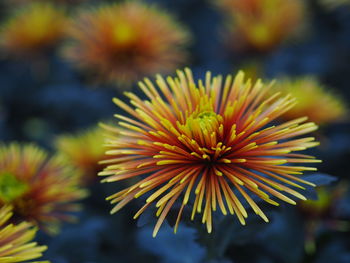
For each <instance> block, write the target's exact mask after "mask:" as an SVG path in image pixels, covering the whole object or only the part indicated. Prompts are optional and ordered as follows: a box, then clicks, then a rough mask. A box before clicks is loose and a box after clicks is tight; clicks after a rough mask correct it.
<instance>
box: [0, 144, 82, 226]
mask: <svg viewBox="0 0 350 263" xmlns="http://www.w3.org/2000/svg"><path fill="white" fill-rule="evenodd" d="M78 180H79V179H78V177H77V176H76V174H75V171H74V170H73V169H72V168H70V167H69V166H68V165H67V164H66V163H65V162H64V161H62V160H61V159H60V158H59V157H51V158H49V157H48V154H47V153H46V152H45V151H44V150H42V149H40V148H38V147H36V146H34V145H31V144H28V145H19V144H16V143H12V144H10V145H1V146H0V189H1V191H0V205H4V204H11V205H12V206H13V212H14V215H15V220H16V219H18V220H26V221H30V222H34V223H36V224H38V225H39V227H41V228H43V229H44V230H46V231H49V232H52V233H55V232H57V230H58V228H59V225H60V223H61V222H62V221H71V220H73V219H74V216H73V215H72V212H74V211H77V209H78V208H79V206H78V205H77V204H76V203H75V202H76V201H78V200H79V199H81V198H83V197H84V196H85V195H86V193H85V191H84V190H82V189H80V188H79V185H78V183H77V182H78Z"/></svg>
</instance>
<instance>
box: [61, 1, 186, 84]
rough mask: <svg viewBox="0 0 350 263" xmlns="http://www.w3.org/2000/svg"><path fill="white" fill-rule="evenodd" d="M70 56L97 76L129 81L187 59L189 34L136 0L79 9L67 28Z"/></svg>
mask: <svg viewBox="0 0 350 263" xmlns="http://www.w3.org/2000/svg"><path fill="white" fill-rule="evenodd" d="M68 37H70V39H71V43H70V44H68V45H67V47H66V49H65V50H64V54H65V56H66V57H67V59H68V60H69V61H71V62H72V63H73V64H76V65H77V66H78V67H81V68H82V69H85V70H88V71H89V72H91V74H96V75H97V76H98V77H99V78H101V80H104V81H107V82H114V81H116V82H118V83H120V84H129V83H130V82H132V81H135V80H137V79H138V78H140V77H142V76H145V75H149V74H155V73H157V72H169V71H172V70H174V69H175V68H176V67H177V66H178V65H179V64H181V63H183V62H184V61H185V60H186V57H187V54H186V52H185V50H184V48H185V47H186V46H187V44H188V40H189V34H188V33H187V31H185V30H184V29H183V28H182V27H181V26H180V25H178V24H177V22H176V21H175V20H174V19H173V17H171V16H170V15H169V14H167V13H165V12H164V11H163V10H160V9H158V8H155V7H154V6H148V5H146V4H142V3H141V2H136V1H126V2H125V3H120V4H112V5H103V6H101V7H98V8H96V9H91V10H84V11H81V12H80V14H79V15H78V16H77V17H76V19H75V21H74V22H73V23H72V24H71V25H70V27H69V28H68Z"/></svg>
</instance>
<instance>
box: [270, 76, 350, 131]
mask: <svg viewBox="0 0 350 263" xmlns="http://www.w3.org/2000/svg"><path fill="white" fill-rule="evenodd" d="M278 91H280V92H282V93H283V94H291V95H292V96H293V97H295V98H296V99H297V102H298V103H297V104H296V105H295V107H293V108H292V109H291V110H290V111H288V112H286V114H284V115H283V116H281V117H282V118H284V119H285V120H292V119H294V118H297V117H301V116H308V117H309V119H310V120H311V121H313V122H315V123H317V124H319V125H327V124H330V123H332V122H336V121H339V120H342V119H345V117H346V115H347V109H346V106H345V103H344V101H343V100H342V98H341V97H340V96H337V95H335V94H333V93H332V91H330V90H326V89H325V88H324V87H322V85H321V84H320V83H319V82H318V81H317V80H316V79H315V78H312V77H302V78H298V79H294V80H291V79H287V78H286V79H281V80H280V81H278V82H277V85H275V86H274V89H273V91H271V94H272V93H274V92H278ZM320 105H322V110H320Z"/></svg>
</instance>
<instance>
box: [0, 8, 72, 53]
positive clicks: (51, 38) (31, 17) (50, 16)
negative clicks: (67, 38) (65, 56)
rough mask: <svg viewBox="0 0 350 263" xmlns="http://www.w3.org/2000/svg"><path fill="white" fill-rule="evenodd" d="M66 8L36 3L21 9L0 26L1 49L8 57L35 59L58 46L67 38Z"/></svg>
mask: <svg viewBox="0 0 350 263" xmlns="http://www.w3.org/2000/svg"><path fill="white" fill-rule="evenodd" d="M66 22H67V21H66V16H65V12H64V9H63V8H61V7H59V6H57V5H54V4H50V3H43V2H34V3H30V4H27V5H24V6H23V7H20V8H18V9H17V10H16V11H15V13H14V14H13V15H12V16H10V17H9V19H7V20H6V21H5V22H3V23H2V24H1V26H0V28H1V30H0V49H1V51H2V52H3V53H4V54H5V55H15V56H18V57H19V56H23V55H26V56H31V55H33V54H35V53H38V52H42V51H43V49H46V48H50V47H53V46H55V45H56V44H57V43H58V42H59V41H60V40H61V39H62V37H63V35H64V30H65V25H66Z"/></svg>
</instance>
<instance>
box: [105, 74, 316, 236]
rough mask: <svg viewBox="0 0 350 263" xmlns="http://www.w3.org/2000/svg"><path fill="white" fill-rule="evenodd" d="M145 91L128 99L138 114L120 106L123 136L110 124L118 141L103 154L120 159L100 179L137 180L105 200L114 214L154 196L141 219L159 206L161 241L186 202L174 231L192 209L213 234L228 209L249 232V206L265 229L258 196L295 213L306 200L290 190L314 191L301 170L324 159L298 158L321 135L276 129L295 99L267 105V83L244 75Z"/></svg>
mask: <svg viewBox="0 0 350 263" xmlns="http://www.w3.org/2000/svg"><path fill="white" fill-rule="evenodd" d="M139 85H140V87H141V89H142V91H143V92H144V93H145V94H146V96H147V97H148V100H142V99H140V98H139V97H138V96H136V95H135V94H133V93H130V92H127V93H126V95H127V97H128V98H129V99H130V103H131V104H132V105H133V106H134V107H135V109H133V108H132V107H130V106H128V105H127V104H126V103H124V102H122V101H121V100H119V99H117V98H115V99H114V102H115V103H116V104H117V105H118V106H119V107H121V108H122V109H123V110H125V111H126V112H127V113H128V114H129V115H130V116H131V117H132V118H130V117H127V116H124V115H115V116H116V117H117V118H118V119H120V122H119V125H118V127H111V126H108V125H104V127H105V128H106V129H108V130H109V131H110V132H111V133H112V134H115V135H117V136H116V137H115V138H114V139H107V141H106V143H107V146H108V147H109V148H110V150H108V151H107V152H106V154H107V155H113V157H112V158H111V159H109V160H108V159H107V160H106V161H103V163H104V164H108V165H109V166H107V167H106V168H105V170H104V171H102V172H100V173H99V175H101V176H108V177H107V178H105V179H104V180H103V181H104V182H116V181H120V180H124V179H128V178H133V179H134V181H133V182H134V185H132V186H130V187H128V188H126V189H124V190H122V191H120V192H117V193H116V194H113V195H111V196H109V197H108V198H107V199H108V200H110V201H111V203H112V204H115V207H114V208H113V209H112V211H111V212H112V213H114V212H116V211H118V210H120V209H121V208H122V207H124V206H125V205H126V204H127V203H129V202H130V201H131V200H133V199H134V198H138V197H140V196H142V195H147V200H146V204H145V205H144V206H143V207H142V208H141V209H140V210H139V211H138V212H137V213H136V215H135V217H134V218H137V217H138V216H139V215H140V214H141V213H143V212H144V211H145V209H146V208H148V207H149V206H150V205H151V204H154V203H155V206H156V207H157V208H158V210H157V213H156V214H157V216H158V217H159V219H158V221H157V223H156V226H155V228H154V233H153V235H154V236H155V235H156V234H157V232H158V230H159V228H160V226H161V224H162V222H163V221H164V219H165V217H166V216H167V214H168V212H169V210H170V209H171V207H172V206H173V204H174V203H175V202H176V200H178V199H182V201H181V202H182V203H181V208H180V210H179V213H178V217H177V220H176V224H175V229H174V230H175V232H176V231H177V227H178V223H179V221H180V218H181V215H182V211H183V209H184V207H185V205H187V204H188V203H192V202H193V205H192V216H191V219H192V220H193V219H194V217H195V214H196V213H200V214H202V223H206V227H207V230H208V232H209V233H210V232H211V231H212V212H213V211H216V210H217V208H218V207H219V208H220V210H221V212H222V214H224V215H226V214H227V210H228V211H229V212H230V213H231V214H236V216H237V217H238V219H239V221H240V222H241V224H243V225H244V224H245V218H246V217H247V216H248V214H247V211H246V209H245V208H244V206H243V205H242V202H241V201H242V199H245V200H246V201H247V202H248V203H249V205H250V206H251V208H252V209H253V210H254V212H255V213H256V214H258V215H259V216H260V217H262V218H263V219H264V220H265V221H266V222H267V221H268V219H267V217H266V215H265V214H264V212H263V211H262V210H261V209H260V208H259V206H258V205H257V203H256V202H255V201H254V200H253V197H254V196H257V197H259V198H260V199H262V200H264V201H266V202H267V203H270V204H272V205H278V203H277V202H276V201H274V200H273V199H271V197H275V198H277V199H280V200H283V201H285V202H287V203H290V204H295V201H294V200H292V199H291V198H290V197H291V196H294V197H296V198H299V199H305V197H304V196H303V195H302V194H300V193H299V192H297V191H295V190H294V189H292V187H295V188H300V189H304V187H303V186H302V185H300V184H299V183H303V184H308V185H313V184H312V183H309V182H307V181H304V180H303V179H302V178H300V177H299V175H301V174H302V172H303V171H313V170H315V169H316V168H313V167H308V166H298V165H295V164H294V163H296V164H299V163H300V164H301V163H314V162H319V160H315V159H314V158H313V157H312V156H308V155H302V154H297V153H293V152H294V151H301V150H304V149H307V148H310V147H314V146H316V145H318V142H315V141H314V138H313V137H306V138H295V137H297V136H300V135H304V134H306V133H309V132H311V131H314V130H316V129H317V126H316V125H315V124H314V123H310V122H308V123H304V122H305V121H306V119H307V118H306V117H303V118H298V119H295V120H291V121H288V122H286V123H282V124H279V125H276V126H273V125H272V124H269V123H270V122H271V121H273V120H274V119H276V118H278V117H279V116H281V115H283V114H284V113H285V112H287V111H288V110H289V109H291V108H292V107H293V106H294V104H295V99H294V98H292V97H291V96H285V97H281V98H279V97H278V94H275V95H274V96H270V98H269V99H267V100H264V96H265V94H266V92H267V91H268V90H269V85H265V84H263V83H262V82H261V81H260V80H259V81H257V82H256V83H255V84H254V85H252V83H251V82H250V80H248V81H245V80H244V73H242V72H239V73H238V74H237V75H236V77H233V76H231V75H229V76H227V78H226V79H223V78H222V77H221V76H216V77H213V78H212V77H211V73H210V72H208V73H207V75H206V78H205V80H204V81H202V80H199V81H198V82H195V81H194V79H193V76H192V73H191V71H190V70H189V69H185V71H178V72H177V77H175V78H172V77H167V78H166V80H164V78H162V77H161V76H159V75H158V76H157V79H156V86H157V87H156V86H155V85H154V84H153V83H152V82H151V81H150V80H149V79H145V80H144V82H140V83H139ZM287 164H288V165H287ZM137 179H138V181H137V182H135V181H136V180H137ZM288 185H289V186H288ZM283 192H285V193H287V195H285V194H284V193H283ZM225 203H226V205H225Z"/></svg>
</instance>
